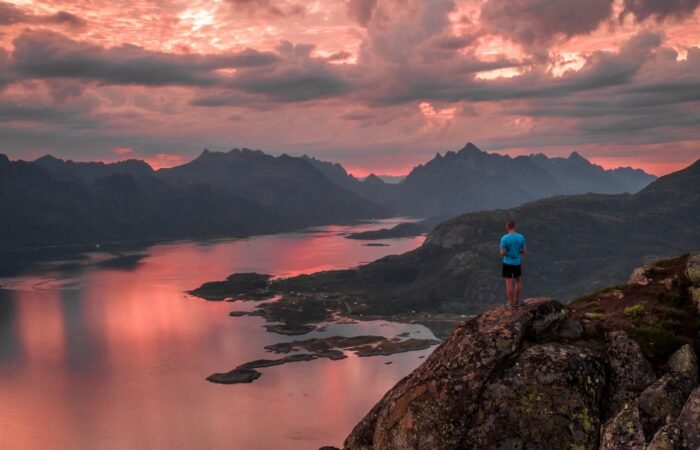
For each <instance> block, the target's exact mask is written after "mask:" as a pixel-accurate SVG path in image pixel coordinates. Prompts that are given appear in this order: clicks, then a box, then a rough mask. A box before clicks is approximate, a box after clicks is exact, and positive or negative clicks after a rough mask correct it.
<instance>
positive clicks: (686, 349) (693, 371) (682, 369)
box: [668, 344, 698, 384]
mask: <svg viewBox="0 0 700 450" xmlns="http://www.w3.org/2000/svg"><path fill="white" fill-rule="evenodd" d="M668 370H669V371H671V372H676V373H681V374H684V375H687V376H688V377H689V378H690V379H691V380H693V384H697V382H698V357H697V355H696V354H695V350H693V347H691V346H690V345H689V344H685V345H684V346H683V347H681V348H680V349H678V351H676V353H674V354H673V355H671V357H670V358H669V359H668Z"/></svg>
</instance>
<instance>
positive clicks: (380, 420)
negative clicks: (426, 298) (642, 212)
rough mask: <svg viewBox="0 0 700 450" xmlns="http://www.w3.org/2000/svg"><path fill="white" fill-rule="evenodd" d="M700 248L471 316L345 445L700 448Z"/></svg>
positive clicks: (399, 385) (358, 427)
mask: <svg viewBox="0 0 700 450" xmlns="http://www.w3.org/2000/svg"><path fill="white" fill-rule="evenodd" d="M698 293H700V254H696V255H691V256H683V257H680V258H675V259H672V260H666V261H660V262H658V263H656V264H654V265H649V266H645V267H643V268H640V269H638V270H636V271H635V272H634V275H633V277H632V278H631V279H630V282H629V283H628V284H626V285H622V286H618V287H615V288H612V289H606V290H603V291H600V292H597V293H595V294H592V295H590V296H588V297H585V298H582V299H579V300H578V301H576V302H574V303H572V304H571V305H570V306H568V307H567V306H564V305H562V304H561V303H558V302H557V301H554V300H551V299H545V298H539V299H530V300H528V301H527V302H526V303H525V305H524V306H523V307H521V308H518V309H514V310H510V309H505V308H503V307H495V308H492V309H489V310H487V311H485V312H483V313H481V314H480V315H478V316H476V317H474V318H473V319H470V320H468V321H466V322H464V323H463V324H462V325H460V326H459V327H458V328H457V329H456V330H455V331H454V332H453V333H452V335H450V336H449V338H447V339H446V340H445V341H444V342H443V343H442V344H441V345H440V347H438V348H437V349H436V350H435V352H434V353H433V354H432V355H431V356H430V357H429V358H428V359H427V360H426V361H425V362H424V363H423V364H422V365H421V366H420V367H419V368H418V369H416V370H415V371H414V372H413V373H411V374H410V375H408V376H407V377H405V378H404V379H403V380H401V381H400V382H399V383H398V384H397V385H396V386H395V387H394V388H392V389H391V390H390V391H389V392H388V393H387V394H386V395H385V396H384V398H382V400H381V401H380V402H379V403H378V404H377V405H376V406H375V407H374V408H372V410H371V411H370V412H369V413H368V414H367V416H366V417H365V418H364V419H363V420H362V421H361V422H360V423H359V424H358V425H357V426H356V427H355V429H354V430H353V431H352V433H351V434H350V435H349V436H348V438H347V440H346V441H345V448H346V449H366V450H368V449H375V450H379V449H392V450H393V449H569V450H570V449H599V448H600V449H698V448H700V388H699V387H698V360H697V356H696V355H697V351H698V350H700V295H699V294H698Z"/></svg>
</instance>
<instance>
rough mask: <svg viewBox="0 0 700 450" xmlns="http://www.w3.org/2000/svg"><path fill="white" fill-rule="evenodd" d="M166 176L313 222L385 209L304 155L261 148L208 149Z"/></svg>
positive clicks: (377, 214)
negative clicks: (271, 152) (273, 153)
mask: <svg viewBox="0 0 700 450" xmlns="http://www.w3.org/2000/svg"><path fill="white" fill-rule="evenodd" d="M158 176H159V177H160V178H162V179H165V180H177V181H184V182H199V183H208V184H210V185H212V186H214V187H217V188H222V189H225V190H227V191H229V192H231V193H235V194H236V195H239V196H242V197H245V198H249V199H251V200H254V201H256V202H258V203H260V204H262V205H265V206H267V207H270V208H273V209H274V210H275V211H277V212H279V213H281V214H283V215H284V216H288V217H292V218H295V219H298V220H301V221H305V222H307V223H309V224H312V223H329V222H334V221H336V222H338V221H348V220H356V219H360V218H371V217H380V216H382V215H384V214H385V213H384V210H383V209H382V208H381V207H379V206H378V205H377V204H375V203H373V202H371V201H370V200H368V199H365V198H362V197H360V196H358V195H357V194H356V193H354V192H351V191H350V190H348V189H345V188H344V187H343V186H342V185H340V184H338V183H337V182H333V181H331V180H330V179H329V178H328V177H327V176H325V175H324V174H323V173H322V172H321V171H319V170H318V169H317V168H316V167H315V166H314V164H311V163H310V162H309V161H308V160H307V159H305V158H298V157H291V156H288V155H286V154H285V155H282V156H277V157H275V156H271V155H268V154H265V153H263V152H262V151H260V150H249V149H234V150H231V151H230V152H227V153H224V152H210V151H208V150H205V151H204V152H202V154H201V155H200V156H199V157H198V158H197V159H195V160H193V161H191V162H189V163H187V164H183V165H181V166H178V167H173V168H171V169H161V170H159V171H158Z"/></svg>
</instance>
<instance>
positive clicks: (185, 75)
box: [12, 30, 277, 86]
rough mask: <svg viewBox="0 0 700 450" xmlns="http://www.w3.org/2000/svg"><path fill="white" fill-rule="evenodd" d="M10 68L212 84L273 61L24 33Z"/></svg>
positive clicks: (50, 74)
mask: <svg viewBox="0 0 700 450" xmlns="http://www.w3.org/2000/svg"><path fill="white" fill-rule="evenodd" d="M13 43H14V46H15V51H14V54H13V57H14V58H13V59H14V62H13V64H12V69H13V70H14V71H15V72H16V73H17V74H18V75H19V76H21V77H24V78H45V79H50V78H77V79H83V80H92V81H99V82H103V83H108V84H125V85H128V84H137V85H146V86H161V85H194V86H211V85H215V84H217V83H218V82H219V81H220V77H218V76H217V75H216V74H215V73H214V71H216V70H217V69H223V68H249V67H259V66H265V65H269V64H271V63H273V62H275V61H276V60H277V57H276V56H275V55H273V54H271V53H267V52H258V51H256V50H250V49H249V50H244V51H241V52H236V53H229V54H224V55H198V54H183V55H180V54H168V53H161V52H153V51H148V50H144V49H142V48H141V47H137V46H133V45H122V46H120V47H114V48H102V47H98V46H95V45H90V44H85V43H82V42H78V41H74V40H71V39H68V38H66V37H64V36H62V35H60V34H58V33H53V32H49V31H31V30H30V31H25V32H23V33H22V34H21V35H20V36H18V37H17V38H16V39H15V40H14V42H13Z"/></svg>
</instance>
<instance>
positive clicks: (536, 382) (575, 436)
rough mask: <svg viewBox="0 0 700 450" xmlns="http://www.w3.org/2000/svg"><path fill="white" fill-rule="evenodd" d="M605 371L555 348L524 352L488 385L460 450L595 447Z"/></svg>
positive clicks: (593, 360)
mask: <svg viewBox="0 0 700 450" xmlns="http://www.w3.org/2000/svg"><path fill="white" fill-rule="evenodd" d="M604 384H605V367H604V363H603V362H602V360H601V358H600V357H599V355H597V354H596V353H593V352H591V351H589V350H585V349H582V348H579V347H574V346H571V345H566V344H561V343H547V344H541V345H534V346H531V347H528V348H526V349H524V350H523V351H521V352H520V353H518V355H517V356H516V357H514V358H512V359H509V360H508V361H507V362H506V364H505V365H504V367H502V368H501V369H500V370H499V371H498V373H497V374H496V375H495V376H494V377H493V378H492V379H491V380H490V381H489V382H488V384H487V385H486V386H485V388H484V391H483V393H482V395H481V399H480V400H479V409H478V410H477V412H476V414H475V415H474V416H473V417H472V420H471V424H470V430H469V433H468V434H467V435H465V436H464V442H463V445H464V447H466V448H551V447H552V445H553V443H556V448H567V449H569V448H581V449H583V448H586V449H588V448H596V447H597V444H598V430H599V427H600V423H599V416H600V414H599V407H598V405H599V400H600V398H601V396H602V391H603V385H604Z"/></svg>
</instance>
